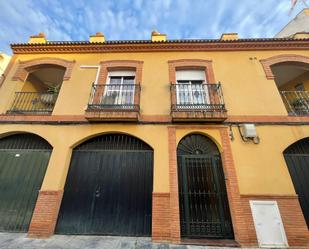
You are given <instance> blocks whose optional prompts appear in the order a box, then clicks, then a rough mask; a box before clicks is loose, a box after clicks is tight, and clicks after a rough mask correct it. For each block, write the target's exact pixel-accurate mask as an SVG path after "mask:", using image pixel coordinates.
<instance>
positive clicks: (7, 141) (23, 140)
mask: <svg viewBox="0 0 309 249" xmlns="http://www.w3.org/2000/svg"><path fill="white" fill-rule="evenodd" d="M12 149H24V150H52V146H51V145H50V144H49V143H48V142H46V141H45V140H44V139H43V138H41V137H39V136H37V135H34V134H30V133H24V134H14V135H10V136H7V137H4V138H1V139H0V150H12Z"/></svg>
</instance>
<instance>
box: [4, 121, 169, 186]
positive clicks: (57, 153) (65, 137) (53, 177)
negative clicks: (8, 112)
mask: <svg viewBox="0 0 309 249" xmlns="http://www.w3.org/2000/svg"><path fill="white" fill-rule="evenodd" d="M12 132H31V133H34V134H37V135H39V136H41V137H43V138H44V139H46V140H47V141H48V142H49V143H50V144H51V145H52V146H53V148H54V151H53V153H52V155H51V158H50V161H49V165H48V168H47V172H46V175H45V178H44V181H43V185H42V190H59V189H63V187H64V184H65V180H66V175H67V171H68V168H69V164H70V159H71V152H72V148H74V147H75V146H77V145H78V144H80V143H81V142H82V141H85V140H86V139H88V138H90V137H93V136H96V135H99V134H104V133H112V132H120V133H126V134H129V135H133V136H136V137H138V138H139V139H141V140H143V141H144V142H146V143H147V144H149V145H150V146H151V147H152V148H153V150H154V191H155V192H168V191H169V185H168V184H169V183H168V177H169V175H168V141H167V129H166V128H165V127H163V126H155V125H147V126H146V125H142V126H136V125H129V124H127V125H123V124H118V125H116V124H115V125H110V124H96V125H95V124H93V125H33V124H32V125H17V124H16V125H13V124H7V125H1V126H0V134H1V136H5V134H7V133H12Z"/></svg>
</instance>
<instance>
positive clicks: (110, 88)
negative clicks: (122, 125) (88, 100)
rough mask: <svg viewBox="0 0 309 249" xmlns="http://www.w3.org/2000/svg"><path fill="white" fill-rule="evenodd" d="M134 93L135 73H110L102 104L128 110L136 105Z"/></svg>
mask: <svg viewBox="0 0 309 249" xmlns="http://www.w3.org/2000/svg"><path fill="white" fill-rule="evenodd" d="M134 92H135V72H134V71H112V72H109V73H108V79H107V84H106V86H105V91H104V94H103V98H102V101H101V104H104V105H108V106H110V107H111V108H114V107H115V106H117V107H119V106H120V107H122V108H124V109H128V108H130V107H133V105H134Z"/></svg>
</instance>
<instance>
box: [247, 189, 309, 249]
mask: <svg viewBox="0 0 309 249" xmlns="http://www.w3.org/2000/svg"><path fill="white" fill-rule="evenodd" d="M250 200H265V201H276V202H277V204H278V207H279V210H280V215H281V219H282V222H283V226H284V229H285V233H286V236H287V240H288V244H289V246H290V247H309V231H308V228H307V225H306V222H305V219H304V216H303V213H302V210H301V207H300V204H299V201H298V198H297V196H271V195H269V196H260V195H244V196H241V202H242V205H241V208H242V213H243V219H244V221H246V227H247V236H248V237H247V238H248V239H247V240H246V241H242V242H241V245H242V246H257V245H258V242H257V237H256V231H255V227H254V223H253V218H252V213H251V208H250V204H249V201H250Z"/></svg>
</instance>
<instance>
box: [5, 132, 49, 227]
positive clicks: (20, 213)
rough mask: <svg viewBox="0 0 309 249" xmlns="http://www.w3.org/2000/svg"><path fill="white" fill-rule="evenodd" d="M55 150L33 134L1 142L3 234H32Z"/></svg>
mask: <svg viewBox="0 0 309 249" xmlns="http://www.w3.org/2000/svg"><path fill="white" fill-rule="evenodd" d="M51 150H52V147H51V146H50V145H49V144H48V143H47V142H46V141H45V140H44V139H42V138H41V137H39V136H36V135H33V134H16V135H11V136H8V137H4V138H2V139H0V231H5V232H8V231H11V232H27V231H28V228H29V224H30V220H31V217H32V213H33V209H34V207H35V203H36V200H37V197H38V193H39V190H40V188H41V184H42V181H43V178H44V175H45V171H46V168H47V165H48V161H49V158H50V154H51Z"/></svg>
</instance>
